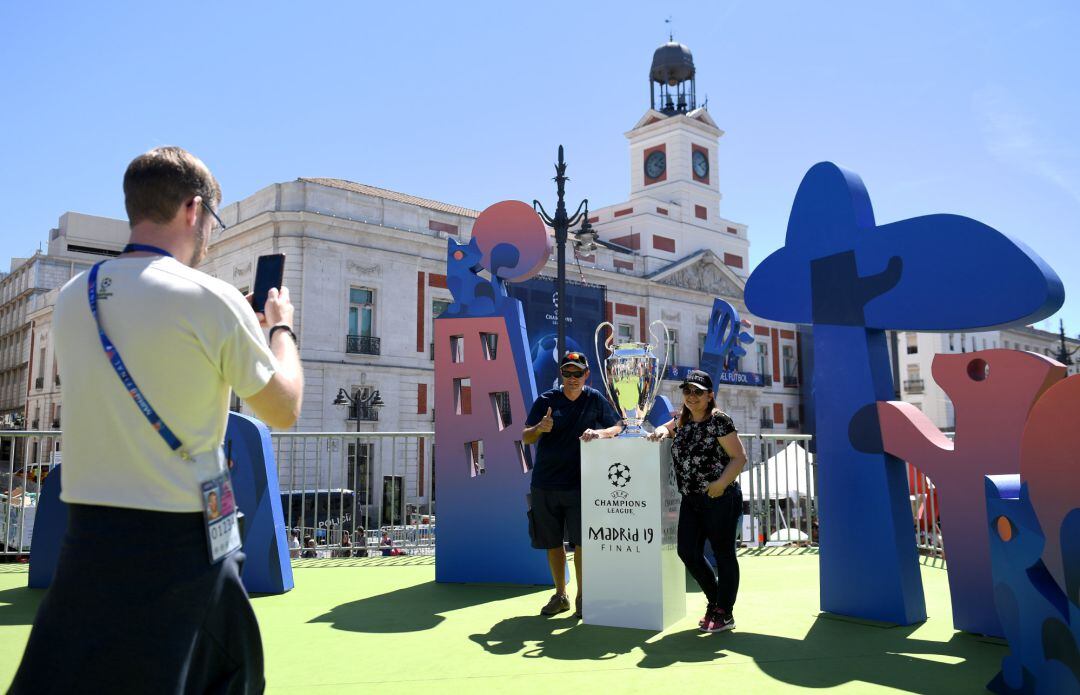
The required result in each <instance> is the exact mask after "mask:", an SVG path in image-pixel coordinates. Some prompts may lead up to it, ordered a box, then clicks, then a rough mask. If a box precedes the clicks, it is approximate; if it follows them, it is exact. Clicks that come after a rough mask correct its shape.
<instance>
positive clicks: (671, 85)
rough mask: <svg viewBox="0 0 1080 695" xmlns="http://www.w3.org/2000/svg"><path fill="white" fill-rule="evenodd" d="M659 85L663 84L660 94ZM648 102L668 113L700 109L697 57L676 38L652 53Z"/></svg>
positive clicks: (657, 109) (670, 114)
mask: <svg viewBox="0 0 1080 695" xmlns="http://www.w3.org/2000/svg"><path fill="white" fill-rule="evenodd" d="M657 85H660V89H659V91H660V94H659V97H658V96H657V93H656V92H657ZM649 103H650V107H651V108H652V109H654V110H656V111H659V112H660V113H663V114H667V115H668V116H673V115H675V114H677V113H687V112H689V111H693V110H694V109H696V108H697V94H696V89H695V83H694V56H693V55H692V54H691V53H690V49H689V48H687V47H686V46H684V45H682V44H681V43H678V42H676V41H675V40H673V39H672V40H669V41H668V42H667V43H665V44H664V45H663V46H661V47H660V48H657V49H656V51H655V52H654V53H653V58H652V68H651V69H650V70H649Z"/></svg>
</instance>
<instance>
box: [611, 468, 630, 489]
mask: <svg viewBox="0 0 1080 695" xmlns="http://www.w3.org/2000/svg"><path fill="white" fill-rule="evenodd" d="M607 477H608V480H610V481H611V484H612V485H614V486H615V487H626V484H627V483H629V482H630V468H629V467H628V466H627V465H626V464H624V463H613V464H611V465H610V466H608V470H607Z"/></svg>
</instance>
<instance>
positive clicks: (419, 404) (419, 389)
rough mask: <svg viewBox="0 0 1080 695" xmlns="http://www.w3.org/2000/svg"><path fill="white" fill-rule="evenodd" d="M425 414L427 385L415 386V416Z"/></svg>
mask: <svg viewBox="0 0 1080 695" xmlns="http://www.w3.org/2000/svg"><path fill="white" fill-rule="evenodd" d="M426 413H427V384H417V385H416V414H417V415H424V414H426Z"/></svg>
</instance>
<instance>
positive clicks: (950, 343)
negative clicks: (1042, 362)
mask: <svg viewBox="0 0 1080 695" xmlns="http://www.w3.org/2000/svg"><path fill="white" fill-rule="evenodd" d="M895 335H896V339H895V341H890V347H891V348H894V350H895V351H894V357H893V370H894V381H895V382H896V383H895V387H896V389H897V391H898V392H899V396H900V399H901V400H903V401H906V402H908V403H911V404H912V405H914V406H915V407H917V408H918V409H919V410H921V411H923V412H924V413H925V414H926V416H927V417H928V418H929V419H930V421H931V422H933V423H934V425H936V426H937V427H938V428H939V429H942V430H944V431H952V430H953V429H954V428H955V426H956V418H955V414H954V412H953V404H952V401H950V400H949V398H948V396H946V395H945V392H944V391H943V390H942V388H941V387H940V386H938V384H937V382H935V381H934V376H933V373H932V371H931V366H932V365H933V361H934V355H937V354H953V353H963V352H975V351H976V350H990V349H996V348H1004V349H1009V350H1024V351H1027V352H1035V353H1038V354H1040V355H1045V356H1046V357H1050V358H1052V359H1058V357H1059V355H1060V353H1061V345H1062V339H1061V335H1060V334H1059V333H1051V332H1049V331H1043V330H1040V329H1038V328H1034V327H1032V326H1019V327H1016V328H1008V329H1005V330H1000V331H983V332H978V333H965V332H959V331H956V332H953V333H915V332H904V331H898V332H896V334H895ZM1065 345H1066V350H1067V351H1068V352H1070V353H1073V352H1076V351H1077V350H1080V340H1076V339H1073V338H1066V339H1065ZM1076 358H1080V354H1078V355H1076ZM1078 362H1080V360H1077V359H1075V358H1074V361H1073V363H1072V364H1069V365H1067V366H1068V373H1069V375H1070V376H1071V375H1073V374H1077V373H1080V364H1078Z"/></svg>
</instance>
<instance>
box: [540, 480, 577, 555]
mask: <svg viewBox="0 0 1080 695" xmlns="http://www.w3.org/2000/svg"><path fill="white" fill-rule="evenodd" d="M529 536H530V537H531V538H532V547H534V548H537V549H538V550H552V549H554V548H561V547H562V544H563V542H564V541H565V540H569V541H570V543H572V544H573V546H574V547H575V548H576V547H578V546H580V545H581V490H545V489H543V488H538V487H534V488H532V508H531V509H529Z"/></svg>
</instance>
